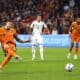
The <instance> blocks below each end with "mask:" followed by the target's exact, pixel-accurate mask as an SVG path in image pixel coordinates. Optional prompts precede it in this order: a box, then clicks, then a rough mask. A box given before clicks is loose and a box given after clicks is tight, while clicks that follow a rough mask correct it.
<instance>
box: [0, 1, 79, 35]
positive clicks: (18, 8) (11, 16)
mask: <svg viewBox="0 0 80 80" xmlns="http://www.w3.org/2000/svg"><path fill="white" fill-rule="evenodd" d="M79 4H80V1H79V0H13V1H12V0H0V25H3V24H4V23H5V22H6V21H13V22H14V24H15V27H16V29H17V31H18V33H19V34H30V33H31V31H30V28H29V27H30V24H31V22H32V21H33V20H34V19H35V15H36V13H37V12H38V11H40V12H41V13H42V14H43V20H44V21H45V23H46V24H47V25H48V28H49V30H50V33H51V34H68V31H69V27H70V24H71V22H72V21H73V20H75V19H76V17H79V16H80V10H79V9H80V5H79Z"/></svg>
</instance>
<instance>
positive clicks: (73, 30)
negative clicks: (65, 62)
mask: <svg viewBox="0 0 80 80" xmlns="http://www.w3.org/2000/svg"><path fill="white" fill-rule="evenodd" d="M70 36H71V46H70V49H69V53H68V55H67V58H68V59H69V58H70V57H71V51H72V49H73V47H74V43H76V46H75V54H74V59H77V56H78V45H79V42H80V18H77V19H76V21H74V22H72V25H71V27H70Z"/></svg>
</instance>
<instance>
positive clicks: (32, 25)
mask: <svg viewBox="0 0 80 80" xmlns="http://www.w3.org/2000/svg"><path fill="white" fill-rule="evenodd" d="M33 27H34V22H32V24H31V25H30V32H32V31H33Z"/></svg>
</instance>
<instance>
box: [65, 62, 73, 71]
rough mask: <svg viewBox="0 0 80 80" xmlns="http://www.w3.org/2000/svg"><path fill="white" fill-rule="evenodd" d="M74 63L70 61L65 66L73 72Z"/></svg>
mask: <svg viewBox="0 0 80 80" xmlns="http://www.w3.org/2000/svg"><path fill="white" fill-rule="evenodd" d="M73 67H74V65H73V64H72V63H68V64H66V66H65V70H66V71H68V72H72V70H73Z"/></svg>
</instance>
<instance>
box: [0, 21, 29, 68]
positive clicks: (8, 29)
mask: <svg viewBox="0 0 80 80" xmlns="http://www.w3.org/2000/svg"><path fill="white" fill-rule="evenodd" d="M14 39H16V40H17V41H19V42H21V43H25V42H29V41H30V40H25V41H23V40H20V39H19V38H18V36H17V32H16V30H15V29H14V28H13V24H12V22H7V23H6V25H5V26H4V28H0V42H1V44H2V48H3V49H4V50H5V52H6V57H5V58H4V60H3V61H2V63H1V64H0V70H1V69H2V68H3V67H4V66H5V65H6V64H7V63H8V62H9V61H10V59H11V58H12V57H15V58H16V59H20V57H19V56H18V55H17V54H16V43H15V41H14Z"/></svg>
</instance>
